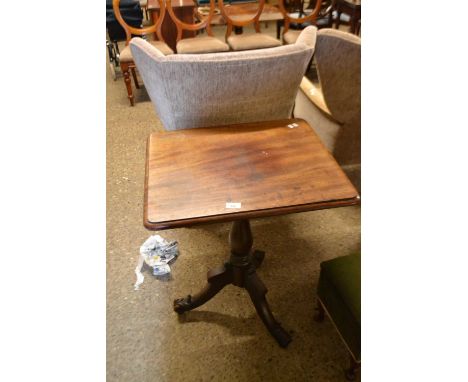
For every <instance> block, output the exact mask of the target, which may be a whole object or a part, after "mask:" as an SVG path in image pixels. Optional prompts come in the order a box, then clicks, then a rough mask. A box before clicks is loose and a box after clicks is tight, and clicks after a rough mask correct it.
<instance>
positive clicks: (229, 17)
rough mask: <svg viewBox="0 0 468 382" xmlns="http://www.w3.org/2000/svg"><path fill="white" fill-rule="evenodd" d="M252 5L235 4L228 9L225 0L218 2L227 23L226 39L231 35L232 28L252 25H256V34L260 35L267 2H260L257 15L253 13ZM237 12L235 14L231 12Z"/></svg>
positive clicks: (261, 0) (260, 0)
mask: <svg viewBox="0 0 468 382" xmlns="http://www.w3.org/2000/svg"><path fill="white" fill-rule="evenodd" d="M252 5H253V6H255V5H254V4H252V3H245V4H234V5H231V6H230V7H229V8H226V7H225V5H224V1H223V0H218V7H219V10H220V11H221V14H222V15H223V17H224V20H225V21H226V25H227V28H226V39H227V38H228V37H229V36H230V35H231V33H232V28H233V27H234V26H236V27H245V26H247V25H250V24H254V27H255V32H257V33H260V21H259V20H260V16H261V15H262V12H263V8H264V6H265V0H259V1H258V8H257V12H256V13H254V14H253V13H252V12H251V10H252ZM232 10H235V13H234V12H231V11H232Z"/></svg>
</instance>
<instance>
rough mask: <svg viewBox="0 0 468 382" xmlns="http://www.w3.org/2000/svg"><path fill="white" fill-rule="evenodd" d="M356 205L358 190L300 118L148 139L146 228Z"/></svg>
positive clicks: (185, 131)
mask: <svg viewBox="0 0 468 382" xmlns="http://www.w3.org/2000/svg"><path fill="white" fill-rule="evenodd" d="M293 123H295V124H297V126H295V127H293V125H292V124H293ZM288 125H289V126H290V127H289V126H288ZM358 203H359V195H358V193H357V191H356V189H355V188H354V187H353V185H352V184H351V182H350V181H349V179H348V178H347V177H346V175H345V174H344V172H343V171H342V170H341V168H340V167H339V165H338V164H337V163H336V161H335V159H334V158H333V157H332V155H331V154H330V153H329V152H328V150H327V149H326V148H325V146H323V144H322V143H321V141H320V140H319V138H318V137H317V135H316V134H315V132H314V130H313V129H312V128H311V127H310V126H309V125H308V124H307V122H305V121H304V120H301V119H288V120H282V121H271V122H261V123H255V124H242V125H231V126H224V127H210V128H199V129H189V130H178V131H172V132H163V133H153V134H151V136H150V137H149V139H148V146H147V163H146V183H145V206H144V225H145V227H147V228H149V229H154V230H159V229H167V228H175V227H184V226H189V225H193V224H198V223H213V222H222V221H233V220H237V219H250V218H258V217H266V216H273V215H282V214H287V213H293V212H302V211H310V210H316V209H322V208H332V207H340V206H349V205H354V204H358Z"/></svg>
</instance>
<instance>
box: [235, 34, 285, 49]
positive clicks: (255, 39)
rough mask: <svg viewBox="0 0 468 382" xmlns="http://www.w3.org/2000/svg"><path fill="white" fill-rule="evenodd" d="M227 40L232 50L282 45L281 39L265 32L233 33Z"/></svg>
mask: <svg viewBox="0 0 468 382" xmlns="http://www.w3.org/2000/svg"><path fill="white" fill-rule="evenodd" d="M227 42H228V44H229V46H230V47H231V49H232V50H251V49H263V48H274V47H275V46H280V45H281V41H279V40H277V39H276V38H274V37H271V36H269V35H267V34H263V33H253V34H239V35H233V36H229V37H228V38H227Z"/></svg>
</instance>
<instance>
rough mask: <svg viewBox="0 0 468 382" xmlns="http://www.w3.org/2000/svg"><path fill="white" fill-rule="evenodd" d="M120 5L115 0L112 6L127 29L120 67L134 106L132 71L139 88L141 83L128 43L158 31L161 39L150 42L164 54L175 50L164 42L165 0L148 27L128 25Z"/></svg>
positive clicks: (118, 1)
mask: <svg viewBox="0 0 468 382" xmlns="http://www.w3.org/2000/svg"><path fill="white" fill-rule="evenodd" d="M119 5H120V0H113V2H112V6H113V8H114V13H115V18H116V19H117V21H118V22H119V24H120V25H121V26H122V28H123V29H124V30H125V36H126V42H125V48H124V49H122V51H121V52H120V57H119V59H120V67H121V69H122V73H123V76H124V81H125V86H126V88H127V94H128V99H129V100H130V105H131V106H134V99H133V98H134V97H133V91H132V81H131V79H130V71H131V72H132V76H133V80H134V82H135V87H136V88H137V89H139V88H140V85H139V83H138V79H137V76H136V72H135V68H136V66H135V62H134V61H133V56H132V52H131V50H130V46H129V45H128V44H129V42H130V40H131V39H132V37H135V36H147V35H150V34H153V33H156V35H157V36H158V39H159V41H148V42H149V43H150V44H151V45H153V46H154V47H155V48H157V49H158V50H159V51H161V53H163V54H164V55H170V54H174V51H173V50H172V49H171V48H169V46H168V45H167V44H166V43H165V42H164V39H163V37H162V33H161V24H162V22H163V20H164V16H165V13H166V7H165V2H164V0H161V1H160V7H161V9H160V13H159V17H158V19H157V20H156V23H155V24H153V25H151V26H148V27H146V28H134V27H132V26H130V25H128V24H127V23H126V22H125V20H124V19H123V17H122V15H121V13H120V7H119Z"/></svg>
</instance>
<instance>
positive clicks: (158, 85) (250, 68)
mask: <svg viewBox="0 0 468 382" xmlns="http://www.w3.org/2000/svg"><path fill="white" fill-rule="evenodd" d="M309 28H312V29H309ZM309 28H306V29H304V31H303V32H302V33H303V34H304V35H303V36H302V38H298V41H297V43H296V44H294V45H287V46H280V47H276V48H270V49H259V50H250V51H242V52H228V53H211V54H178V55H172V56H164V55H163V54H162V53H161V52H159V51H158V50H157V49H156V48H154V47H153V46H151V45H150V44H149V43H148V42H146V41H144V40H142V39H141V38H134V39H132V40H131V43H130V48H131V50H132V55H133V58H134V61H135V64H136V66H137V68H138V70H139V71H140V73H141V76H142V79H143V82H144V84H145V87H146V90H147V91H148V94H149V96H150V98H151V101H152V102H153V104H154V106H155V108H156V112H157V113H158V115H159V117H160V119H161V121H162V123H163V126H164V128H165V129H166V130H178V129H187V128H194V127H206V126H215V125H229V124H235V123H247V122H256V121H267V120H275V119H283V118H290V116H291V112H292V109H293V106H294V100H295V98H296V94H297V91H298V88H299V84H300V82H301V79H302V77H303V75H304V73H305V71H306V69H307V66H308V64H309V62H310V60H311V58H312V54H313V51H314V46H315V31H316V28H315V27H309Z"/></svg>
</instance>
